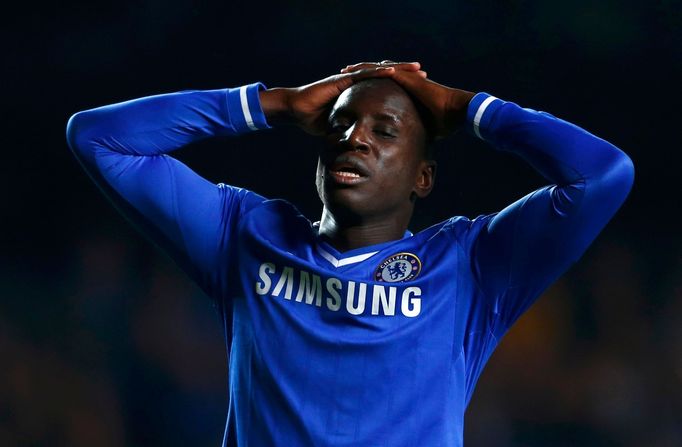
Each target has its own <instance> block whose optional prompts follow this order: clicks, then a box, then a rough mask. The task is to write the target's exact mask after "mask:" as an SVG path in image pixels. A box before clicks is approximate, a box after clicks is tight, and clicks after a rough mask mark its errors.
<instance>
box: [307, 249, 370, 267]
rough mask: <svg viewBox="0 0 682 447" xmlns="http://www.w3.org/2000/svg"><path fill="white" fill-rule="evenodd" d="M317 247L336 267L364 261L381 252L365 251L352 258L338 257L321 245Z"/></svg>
mask: <svg viewBox="0 0 682 447" xmlns="http://www.w3.org/2000/svg"><path fill="white" fill-rule="evenodd" d="M316 248H317V251H318V252H319V253H320V255H322V257H323V258H324V259H326V260H327V261H329V263H330V264H331V265H333V266H334V267H343V266H344V265H349V264H356V263H358V262H362V261H364V260H365V259H368V258H371V257H372V256H374V255H375V254H377V253H379V252H378V251H372V252H370V253H363V254H361V255H356V256H351V257H350V258H344V259H336V257H335V256H334V255H333V254H331V253H329V252H328V251H327V250H325V249H324V248H322V247H320V246H319V245H316Z"/></svg>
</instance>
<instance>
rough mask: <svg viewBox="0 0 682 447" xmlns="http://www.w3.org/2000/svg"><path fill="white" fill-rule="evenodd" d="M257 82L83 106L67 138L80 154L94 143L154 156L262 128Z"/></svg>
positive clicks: (85, 152)
mask: <svg viewBox="0 0 682 447" xmlns="http://www.w3.org/2000/svg"><path fill="white" fill-rule="evenodd" d="M259 86H262V84H251V85H249V86H245V87H242V88H235V89H218V90H187V91H182V92H177V93H168V94H161V95H155V96H147V97H143V98H138V99H134V100H130V101H125V102H121V103H117V104H112V105H107V106H103V107H98V108H95V109H90V110H86V111H83V112H79V113H77V114H75V115H74V116H72V117H71V119H70V120H69V123H68V125H67V139H68V142H69V145H70V146H71V148H72V149H74V151H78V152H80V153H81V154H83V155H88V154H89V153H91V152H94V149H96V148H97V149H98V150H105V151H113V152H116V153H120V154H124V155H160V154H164V153H168V152H171V151H173V150H175V149H178V148H180V147H183V146H185V145H187V144H190V143H193V142H196V141H199V140H202V139H205V138H209V137H213V136H226V135H236V134H239V133H243V132H246V131H249V130H255V129H259V128H267V127H269V126H268V124H267V122H266V120H265V118H264V116H263V113H262V112H261V111H260V108H259V101H258V88H259Z"/></svg>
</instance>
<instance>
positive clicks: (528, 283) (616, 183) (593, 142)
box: [341, 63, 634, 338]
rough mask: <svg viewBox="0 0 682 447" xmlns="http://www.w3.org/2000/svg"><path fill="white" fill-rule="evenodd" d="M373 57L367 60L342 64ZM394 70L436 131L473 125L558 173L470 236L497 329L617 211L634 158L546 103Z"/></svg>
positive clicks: (546, 172)
mask: <svg viewBox="0 0 682 447" xmlns="http://www.w3.org/2000/svg"><path fill="white" fill-rule="evenodd" d="M376 65H377V64H376V63H360V64H356V65H353V66H349V67H346V68H344V69H342V70H341V72H342V73H348V72H352V71H354V70H359V69H367V68H369V67H372V66H376ZM392 78H393V79H394V80H395V81H397V82H398V83H399V84H400V85H402V86H403V87H404V88H405V89H406V90H408V91H409V92H410V93H412V94H413V95H414V96H415V97H416V98H417V99H419V100H420V101H421V102H422V103H423V104H424V105H425V106H426V107H427V108H428V109H429V110H430V112H431V113H432V115H433V118H434V121H435V124H436V136H437V137H443V136H446V135H448V134H450V133H452V132H453V131H455V130H457V129H458V128H459V127H461V126H463V125H466V126H467V128H468V129H469V130H470V131H471V132H472V133H473V134H475V135H476V136H478V137H479V138H482V139H484V140H485V141H488V142H490V143H491V144H492V145H493V146H494V147H495V148H497V149H499V150H504V151H511V152H513V153H515V154H517V155H519V156H520V157H522V158H523V159H524V160H526V161H527V162H528V163H529V164H530V165H531V166H533V167H534V168H535V169H536V170H537V171H538V172H539V173H540V174H542V175H543V176H544V177H545V178H546V179H547V180H548V181H550V182H551V184H550V185H548V186H545V187H543V188H540V189H538V190H536V191H533V192H532V193H530V194H528V195H527V196H525V197H523V198H522V199H520V200H518V201H516V202H515V203H513V204H511V205H509V206H508V207H506V208H505V209H503V210H502V211H500V212H499V213H495V214H492V215H489V216H482V218H481V220H479V222H477V225H478V226H479V227H480V226H481V225H482V228H481V229H480V232H479V233H478V237H477V238H476V239H475V240H474V241H473V242H471V255H472V257H471V259H472V269H473V271H474V275H475V276H476V278H477V281H478V284H479V287H480V289H481V291H482V292H483V294H484V296H485V297H487V298H488V300H487V302H486V303H485V304H487V307H488V311H489V312H487V315H488V324H489V327H490V328H491V331H492V332H493V334H494V335H495V336H496V337H497V338H499V337H500V336H501V335H502V334H503V333H504V332H505V331H506V330H507V329H508V328H509V327H510V326H511V324H512V323H513V322H514V321H516V319H517V318H518V317H519V316H520V315H521V314H522V313H523V312H524V311H525V310H526V309H527V308H528V307H529V306H530V305H531V304H532V303H533V302H534V300H535V299H536V298H537V297H538V296H539V295H540V294H541V293H542V291H544V290H545V289H546V288H547V287H548V286H549V285H550V284H552V283H553V282H554V281H555V280H556V279H557V278H558V277H559V276H560V275H561V274H562V273H563V272H564V271H566V269H567V268H568V267H569V266H570V265H571V264H572V263H574V262H575V261H576V260H577V259H578V258H579V257H580V256H581V255H582V254H583V253H584V252H585V250H586V249H587V247H588V246H589V244H590V243H591V242H592V241H593V240H594V238H595V237H596V236H597V234H598V233H599V232H600V231H601V230H602V228H604V226H605V225H606V224H607V223H608V221H609V220H610V219H611V217H613V215H614V214H615V213H616V211H617V210H618V208H619V207H620V206H621V204H622V203H623V202H624V200H625V198H626V197H627V194H628V193H629V191H630V188H631V187H632V183H633V180H634V168H633V164H632V161H631V160H630V158H629V157H628V156H627V155H626V154H625V153H623V152H622V151H621V150H619V149H618V148H616V147H615V146H613V145H612V144H610V143H608V142H606V141H604V140H602V139H601V138H598V137H596V136H594V135H592V134H590V133H589V132H587V131H585V130H583V129H581V128H579V127H577V126H575V125H573V124H570V123H568V122H566V121H563V120H560V119H558V118H555V117H554V116H552V115H550V114H548V113H544V112H536V111H534V110H530V109H522V108H521V107H519V106H517V105H516V104H513V103H511V102H505V101H501V100H499V99H497V98H494V97H492V96H490V95H488V94H485V93H479V94H478V95H474V94H473V93H472V92H467V91H465V90H460V89H454V88H450V87H446V86H444V85H441V84H438V83H436V82H433V81H431V80H429V79H425V78H424V77H423V76H422V77H420V76H417V75H415V73H410V72H406V71H396V72H395V73H394V74H393V76H392Z"/></svg>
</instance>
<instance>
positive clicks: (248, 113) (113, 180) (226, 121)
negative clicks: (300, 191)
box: [67, 83, 269, 295]
mask: <svg viewBox="0 0 682 447" xmlns="http://www.w3.org/2000/svg"><path fill="white" fill-rule="evenodd" d="M263 88H264V86H263V85H262V84H259V83H257V84H251V85H248V86H244V87H241V88H235V89H220V90H207V91H182V92H177V93H170V94H163V95H155V96H148V97H144V98H139V99H135V100H131V101H126V102H122V103H118V104H113V105H108V106H103V107H98V108H95V109H91V110H86V111H83V112H79V113H77V114H75V115H73V116H72V117H71V119H70V120H69V122H68V124H67V141H68V143H69V146H70V147H71V149H72V151H73V153H74V155H75V156H76V158H77V159H78V160H79V162H80V163H81V165H82V166H83V168H84V169H85V170H86V172H87V173H88V174H89V176H90V177H91V178H92V179H93V180H94V181H95V183H96V184H97V185H98V186H99V188H100V189H101V190H102V191H103V192H104V193H105V195H106V196H107V197H108V198H109V199H110V200H111V201H112V202H113V204H114V205H115V206H116V207H117V208H118V209H119V210H120V211H121V212H122V213H123V214H124V215H125V216H126V217H127V218H128V219H129V220H130V221H131V222H132V223H134V224H135V225H136V226H137V227H138V228H140V229H141V230H143V232H144V233H145V234H146V235H147V236H149V237H150V238H151V239H152V240H153V241H154V242H155V243H157V244H158V245H159V246H160V247H161V248H163V249H164V250H166V251H167V252H168V253H169V254H170V255H171V257H172V258H173V259H174V260H175V261H176V262H177V263H178V264H179V265H180V266H181V267H182V268H183V269H184V270H185V271H186V272H187V273H188V274H189V275H190V276H191V277H192V278H193V279H194V280H195V281H197V283H198V284H199V285H200V286H201V287H202V288H203V289H204V290H206V291H207V293H209V295H214V293H217V292H218V290H216V289H217V288H220V287H221V286H222V285H223V283H224V281H225V279H224V278H222V277H220V276H219V275H221V274H222V273H221V272H225V271H227V269H223V268H216V267H220V266H222V267H224V263H225V262H227V253H228V251H229V250H228V248H229V242H230V241H229V238H228V235H229V234H230V233H231V231H232V229H233V228H234V227H235V225H236V222H237V219H238V217H239V215H240V214H241V213H242V212H243V211H244V209H245V207H248V206H252V205H253V204H254V203H257V202H258V201H260V200H262V199H261V198H259V196H256V195H255V194H253V193H249V192H248V191H245V190H242V189H239V188H234V187H231V186H227V185H224V184H219V185H215V184H213V183H211V182H208V181H207V180H205V179H203V178H202V177H200V176H199V175H197V174H196V173H195V172H193V171H192V170H191V169H189V168H188V167H187V166H186V165H184V164H183V163H181V162H179V161H178V160H176V159H174V158H172V157H170V156H169V155H167V154H168V153H170V152H172V151H173V150H176V149H178V148H180V147H183V146H185V145H187V144H190V143H192V142H196V141H199V140H202V139H205V138H210V137H214V136H233V135H239V134H241V133H245V132H249V131H253V130H256V129H264V128H268V127H269V126H268V124H267V122H266V118H265V116H264V114H263V112H262V111H261V108H260V105H259V102H258V91H259V90H262V89H263Z"/></svg>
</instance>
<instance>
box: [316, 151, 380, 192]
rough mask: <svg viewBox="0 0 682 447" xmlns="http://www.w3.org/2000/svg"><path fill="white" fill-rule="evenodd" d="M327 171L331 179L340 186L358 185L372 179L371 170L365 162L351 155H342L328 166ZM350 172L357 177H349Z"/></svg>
mask: <svg viewBox="0 0 682 447" xmlns="http://www.w3.org/2000/svg"><path fill="white" fill-rule="evenodd" d="M325 171H326V173H327V175H328V176H329V178H331V179H333V180H334V182H335V183H337V184H339V185H357V184H359V183H363V182H365V181H366V180H367V179H369V177H370V175H369V169H367V166H365V164H364V162H363V160H362V159H360V158H358V157H355V156H352V155H350V154H341V155H339V156H338V157H336V158H335V159H334V161H333V162H332V163H329V164H327V166H326V168H325ZM349 171H352V172H353V173H355V175H349V174H348V172H349ZM344 172H345V173H344Z"/></svg>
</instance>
